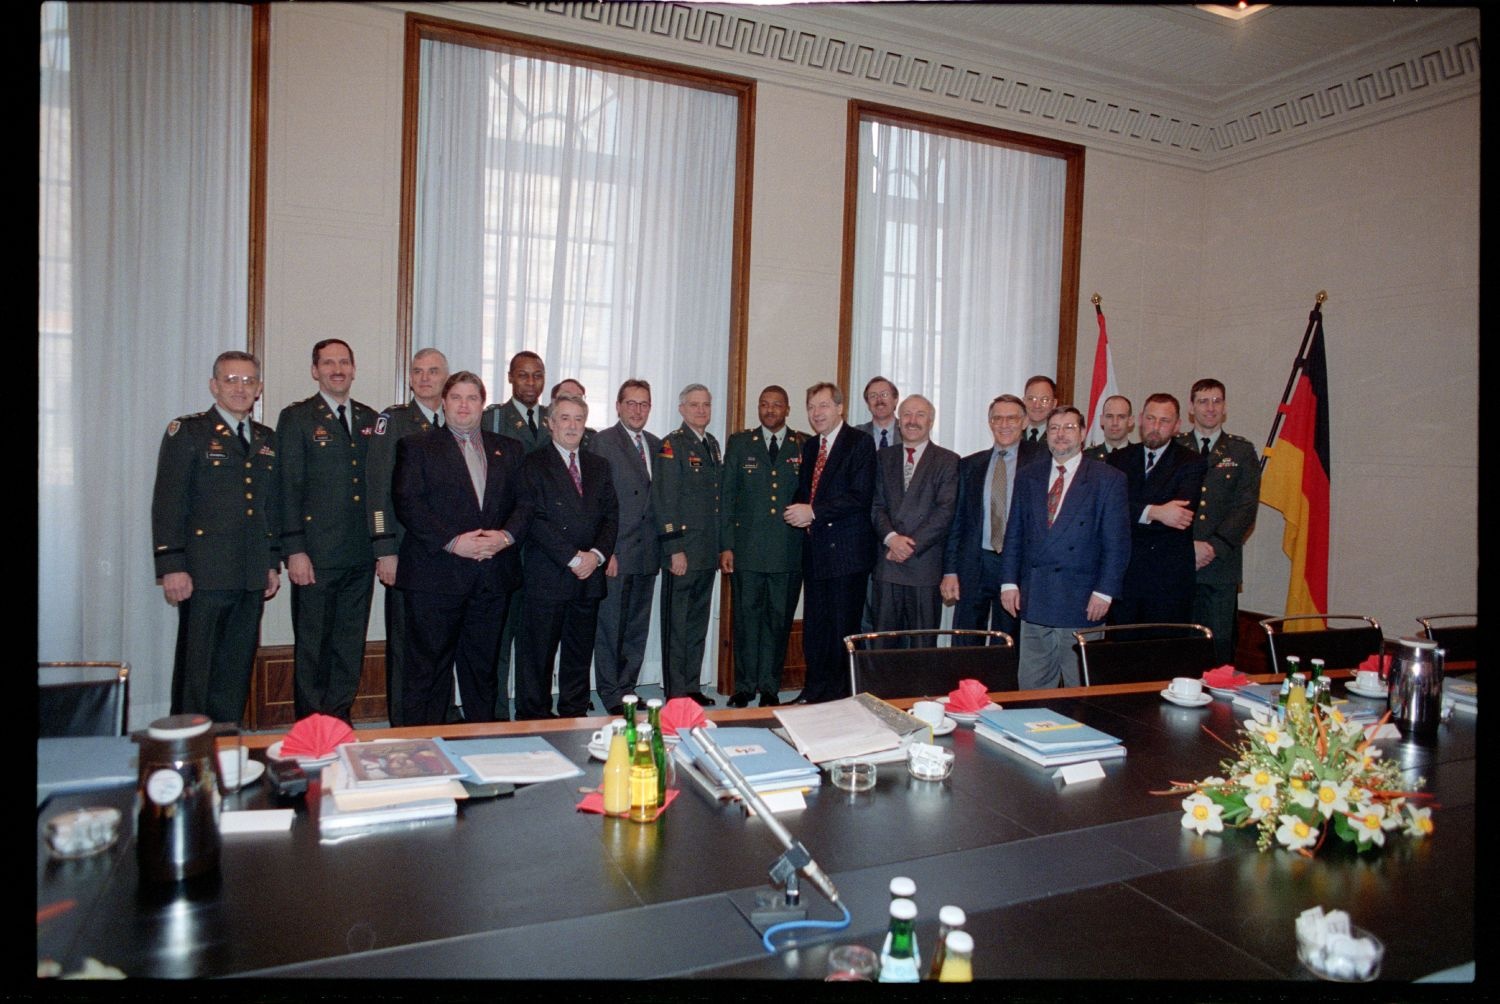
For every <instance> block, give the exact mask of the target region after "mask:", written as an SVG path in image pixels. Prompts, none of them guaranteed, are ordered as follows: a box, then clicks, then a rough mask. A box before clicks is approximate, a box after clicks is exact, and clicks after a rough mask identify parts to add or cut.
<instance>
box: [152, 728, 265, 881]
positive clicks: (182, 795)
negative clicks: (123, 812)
mask: <svg viewBox="0 0 1500 1004" xmlns="http://www.w3.org/2000/svg"><path fill="white" fill-rule="evenodd" d="M218 732H231V733H234V732H238V729H237V728H235V727H234V726H233V725H221V726H217V727H216V726H215V725H214V723H213V722H212V721H211V720H210V719H209V718H208V717H206V716H204V715H172V716H171V717H169V718H158V719H157V720H156V721H154V722H152V723H151V725H150V726H149V727H148V728H147V729H146V731H144V732H137V733H135V734H134V735H132V736H131V738H132V739H134V740H135V741H136V742H137V743H139V744H140V747H141V749H140V782H139V785H138V787H137V790H136V802H137V803H138V805H139V806H140V811H139V815H138V818H137V825H136V858H137V860H138V862H139V863H140V869H141V878H142V879H143V880H147V881H154V882H176V881H180V880H182V879H186V878H191V877H192V876H194V875H200V874H203V873H204V872H209V871H213V870H214V869H216V868H218V867H219V803H220V800H221V798H222V797H223V796H224V795H227V794H228V790H227V789H226V788H225V787H224V783H223V781H222V780H221V779H220V777H219V769H218V767H219V763H218V759H217V758H216V756H215V752H214V735H215V734H216V733H218Z"/></svg>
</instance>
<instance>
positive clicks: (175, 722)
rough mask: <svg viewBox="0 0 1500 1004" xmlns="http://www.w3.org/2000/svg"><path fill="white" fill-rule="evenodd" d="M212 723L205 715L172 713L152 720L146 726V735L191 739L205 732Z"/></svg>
mask: <svg viewBox="0 0 1500 1004" xmlns="http://www.w3.org/2000/svg"><path fill="white" fill-rule="evenodd" d="M213 724H214V723H213V719H211V718H209V717H208V716H207V715H172V716H170V717H168V718H158V719H157V720H156V721H154V722H152V723H151V724H150V725H149V726H147V728H146V735H147V736H149V737H150V738H152V739H191V738H193V737H194V736H201V735H202V734H203V733H205V732H207V731H208V730H209V729H210V728H212V727H213Z"/></svg>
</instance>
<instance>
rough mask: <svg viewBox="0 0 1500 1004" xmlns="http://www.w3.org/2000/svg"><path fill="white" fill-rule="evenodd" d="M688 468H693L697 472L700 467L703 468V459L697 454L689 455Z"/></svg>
mask: <svg viewBox="0 0 1500 1004" xmlns="http://www.w3.org/2000/svg"><path fill="white" fill-rule="evenodd" d="M688 466H689V467H691V468H692V469H693V470H695V471H696V470H697V469H698V468H700V467H702V466H703V459H702V458H701V457H699V456H698V455H697V454H696V453H689V454H688Z"/></svg>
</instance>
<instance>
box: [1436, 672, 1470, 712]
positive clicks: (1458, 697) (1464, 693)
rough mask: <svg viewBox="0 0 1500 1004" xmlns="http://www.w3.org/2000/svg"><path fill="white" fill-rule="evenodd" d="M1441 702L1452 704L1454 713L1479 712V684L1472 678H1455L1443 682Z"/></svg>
mask: <svg viewBox="0 0 1500 1004" xmlns="http://www.w3.org/2000/svg"><path fill="white" fill-rule="evenodd" d="M1443 700H1445V701H1451V702H1453V709H1454V710H1455V711H1467V712H1469V713H1470V714H1478V712H1479V684H1478V683H1477V682H1475V680H1474V678H1473V677H1472V676H1455V677H1450V678H1449V679H1446V680H1444V681H1443Z"/></svg>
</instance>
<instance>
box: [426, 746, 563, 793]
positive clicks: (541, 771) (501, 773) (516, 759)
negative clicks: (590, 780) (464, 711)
mask: <svg viewBox="0 0 1500 1004" xmlns="http://www.w3.org/2000/svg"><path fill="white" fill-rule="evenodd" d="M437 744H438V746H439V747H441V748H442V750H443V752H445V753H447V754H448V756H449V758H450V759H452V760H453V762H454V763H455V764H457V765H458V766H459V767H460V768H461V769H462V770H463V772H464V776H465V777H468V778H469V779H470V780H473V781H481V782H483V783H485V784H537V783H539V782H542V781H561V780H563V779H565V778H570V777H578V776H579V775H581V774H582V773H583V769H582V768H581V767H579V766H578V765H577V764H575V763H573V761H571V760H569V759H568V758H567V757H565V756H563V755H562V754H561V753H559V752H558V751H557V748H556V747H554V746H553V745H552V744H551V743H549V742H548V741H547V740H545V739H543V738H542V737H541V736H508V737H504V738H496V739H438V740H437Z"/></svg>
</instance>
